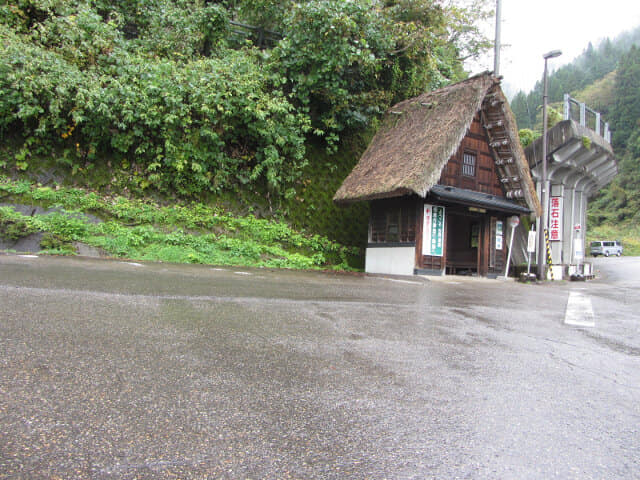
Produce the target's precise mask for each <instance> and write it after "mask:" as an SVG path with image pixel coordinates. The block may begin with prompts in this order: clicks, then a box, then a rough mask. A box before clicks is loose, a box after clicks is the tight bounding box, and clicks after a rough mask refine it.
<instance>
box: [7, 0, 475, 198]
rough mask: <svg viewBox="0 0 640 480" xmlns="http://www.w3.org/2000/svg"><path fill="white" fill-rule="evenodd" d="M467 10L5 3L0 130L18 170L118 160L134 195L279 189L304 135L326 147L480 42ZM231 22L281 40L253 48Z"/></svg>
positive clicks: (432, 5)
mask: <svg viewBox="0 0 640 480" xmlns="http://www.w3.org/2000/svg"><path fill="white" fill-rule="evenodd" d="M465 15H467V17H466V16H465ZM468 15H470V13H469V12H467V11H464V10H450V11H445V10H444V9H443V8H442V7H441V6H440V5H439V3H437V2H433V1H429V0H422V1H409V0H399V1H388V2H378V1H375V0H359V1H353V2H343V1H337V0H321V1H320V0H319V1H307V2H293V1H287V0H281V1H273V0H263V1H259V0H251V1H246V2H242V1H235V2H234V1H228V2H216V3H212V2H207V1H204V0H136V1H115V2H106V1H100V0H93V1H91V0H85V1H81V2H76V1H70V0H14V1H10V2H8V3H7V2H5V3H4V4H3V6H2V7H0V21H1V22H0V38H2V43H3V45H4V48H3V49H2V50H1V51H0V93H1V95H0V129H1V131H2V133H3V135H10V136H12V137H17V141H18V143H19V151H18V153H17V155H16V156H15V160H16V165H15V166H16V167H17V168H18V169H22V170H26V169H28V168H29V167H30V166H31V163H32V162H31V161H30V160H31V159H32V158H33V157H35V156H47V155H52V156H54V157H55V162H57V163H61V164H63V165H66V166H68V167H70V168H71V170H72V171H78V170H81V169H91V168H95V166H96V165H100V164H103V163H106V162H111V164H112V165H114V164H118V165H122V166H124V167H125V168H126V169H130V170H132V171H133V172H134V177H135V178H134V179H133V180H134V183H135V186H137V187H138V188H139V189H140V190H146V189H148V188H153V189H155V190H158V191H161V192H163V193H170V194H174V193H178V194H180V195H182V196H188V195H196V194H199V193H201V192H204V191H210V192H213V193H215V194H218V193H220V192H222V191H225V190H234V189H240V188H258V189H260V190H261V191H262V192H267V191H268V192H270V193H271V194H273V195H276V196H285V197H286V196H291V195H294V193H295V181H296V180H298V179H299V178H300V176H301V172H302V170H303V169H304V166H305V165H306V164H307V163H308V161H309V160H310V159H309V158H307V155H306V152H307V151H306V148H305V146H306V142H307V141H308V140H309V139H310V138H313V137H317V138H321V139H323V141H324V143H325V145H326V146H327V147H329V149H330V151H333V150H335V149H336V148H337V145H338V141H339V140H340V138H341V137H343V136H348V135H349V134H350V133H352V132H354V131H360V130H362V129H363V128H367V127H368V126H370V125H371V124H372V123H373V122H375V119H376V118H377V115H379V114H380V113H381V112H382V111H384V110H385V109H386V107H387V106H388V105H389V104H390V102H393V101H396V100H398V99H401V98H405V97H406V96H408V95H414V94H417V93H419V92H422V91H424V90H426V89H429V88H433V87H437V86H440V85H442V84H444V83H447V82H449V81H451V80H456V79H458V78H460V77H462V76H463V75H464V73H463V71H462V68H461V62H460V59H461V57H462V56H464V55H467V54H473V53H474V52H476V51H477V50H478V48H480V47H481V46H482V42H481V40H477V38H479V36H478V35H476V34H474V30H473V27H472V26H471V24H470V23H469V21H470V18H468ZM238 18H239V19H240V20H244V18H246V19H247V21H251V22H253V23H255V24H256V25H257V26H258V27H264V26H267V27H269V28H272V29H277V31H278V33H279V36H281V37H282V38H281V39H280V40H278V41H277V42H275V43H274V44H273V45H272V46H270V48H266V49H261V48H258V47H257V46H256V45H255V44H254V42H252V41H251V38H250V37H249V38H244V39H243V38H238V36H237V35H234V34H233V32H232V31H231V26H232V25H231V24H230V23H229V21H230V20H231V19H238ZM470 31H471V33H472V35H470V36H469V32H470ZM462 34H464V35H467V37H466V38H463V37H462V36H461V35H462ZM454 36H455V38H456V39H458V41H457V42H456V41H453V42H452V41H450V40H452V38H454ZM467 50H470V52H467ZM4 162H5V163H7V160H4ZM247 186H248V187H247Z"/></svg>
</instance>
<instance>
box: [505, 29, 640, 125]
mask: <svg viewBox="0 0 640 480" xmlns="http://www.w3.org/2000/svg"><path fill="white" fill-rule="evenodd" d="M632 45H640V28H637V29H635V30H633V31H631V32H627V33H624V34H622V35H620V36H619V37H617V38H616V39H614V40H610V39H606V40H604V41H603V42H601V43H600V44H598V46H597V47H594V46H593V44H591V43H589V45H588V46H587V48H586V49H585V51H584V52H583V53H582V55H580V56H579V57H578V58H576V59H575V60H574V61H573V62H571V63H569V64H567V65H564V66H562V67H560V68H559V69H557V70H556V71H554V72H553V73H551V74H550V75H549V102H550V103H554V102H561V101H562V97H563V95H564V94H565V93H573V94H575V93H577V92H579V91H582V90H584V89H586V88H588V87H590V86H591V85H593V84H594V83H598V82H601V81H602V80H603V79H604V78H606V76H607V74H610V73H611V72H613V71H614V70H615V69H616V68H617V66H618V62H619V61H620V59H621V58H622V56H623V55H625V54H626V52H627V51H628V50H629V48H631V46H632ZM542 89H543V85H542V81H539V82H536V84H535V86H534V88H533V90H531V91H530V92H529V93H525V92H522V91H520V92H518V93H517V94H516V95H515V96H514V97H513V99H512V100H511V108H512V109H513V112H514V114H515V115H516V120H517V121H518V127H519V128H529V129H536V127H537V126H538V124H541V121H540V118H541V116H540V109H541V106H542ZM580 100H582V101H586V100H583V99H580ZM595 100H596V102H595V104H594V103H589V107H590V108H593V109H594V110H597V111H599V112H601V113H602V114H603V115H605V116H606V115H607V114H608V113H609V108H610V107H611V105H610V104H609V103H608V102H607V100H606V99H605V100H604V101H603V100H602V99H600V98H596V99H595Z"/></svg>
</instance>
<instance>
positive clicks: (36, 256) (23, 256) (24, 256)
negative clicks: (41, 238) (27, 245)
mask: <svg viewBox="0 0 640 480" xmlns="http://www.w3.org/2000/svg"><path fill="white" fill-rule="evenodd" d="M18 256H19V257H22V258H38V255H18Z"/></svg>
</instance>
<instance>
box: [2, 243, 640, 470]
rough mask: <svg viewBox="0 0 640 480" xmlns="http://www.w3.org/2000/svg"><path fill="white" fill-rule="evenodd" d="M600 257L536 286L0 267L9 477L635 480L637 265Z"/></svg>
mask: <svg viewBox="0 0 640 480" xmlns="http://www.w3.org/2000/svg"><path fill="white" fill-rule="evenodd" d="M595 263H596V266H597V268H598V269H599V278H598V279H597V280H593V281H589V282H555V283H553V284H545V285H522V284H517V283H514V282H507V281H502V280H485V279H468V278H459V277H448V278H440V279H427V278H420V277H415V278H414V277H402V278H383V277H373V276H361V275H360V276H359V275H343V274H327V273H309V272H289V271H266V270H247V269H238V268H224V269H217V268H213V267H208V266H190V265H167V264H151V263H145V264H139V263H133V262H129V263H127V262H119V261H113V260H110V261H108V260H97V259H82V258H48V257H28V256H27V257H24V256H17V255H0V478H3V479H4V478H10V479H76V478H77V479H147V478H149V479H151V478H163V479H164V478H182V479H192V478H193V479H208V478H225V479H226V478H229V479H236V478H238V479H263V478H266V479H286V478H298V479H345V478H348V479H351V478H353V479H365V478H367V479H383V478H387V479H408V478H415V479H423V478H443V479H452V478H474V479H475V478H480V479H484V478H486V479H488V478H491V479H496V478H504V479H519V478H522V479H525V478H526V479H530V478H540V479H543V478H544V479H548V478H562V479H567V478H575V479H589V478H593V479H601V478H637V477H638V475H639V473H638V472H640V293H638V292H639V291H640V289H639V288H638V287H640V259H635V258H626V257H623V258H620V259H618V258H609V259H597V260H595ZM572 292H578V293H580V295H582V296H583V297H585V298H588V301H589V305H590V307H591V308H592V312H593V319H594V326H593V327H588V328H584V327H583V328H580V327H575V326H571V325H567V324H565V316H566V308H567V301H568V298H569V296H570V295H571V294H572Z"/></svg>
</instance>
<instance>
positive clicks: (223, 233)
mask: <svg viewBox="0 0 640 480" xmlns="http://www.w3.org/2000/svg"><path fill="white" fill-rule="evenodd" d="M0 195H3V196H5V197H9V198H11V201H12V202H14V203H24V204H34V205H39V206H42V207H45V208H49V207H58V209H59V210H58V211H56V212H54V213H49V214H47V215H34V216H32V217H26V216H22V215H21V214H19V213H17V212H15V211H14V210H13V209H11V208H9V207H5V208H3V209H2V211H1V212H2V213H1V215H2V216H0V220H1V219H2V218H7V219H10V222H11V223H10V224H9V225H10V226H11V228H15V227H13V226H12V225H24V228H23V227H21V228H23V229H24V231H27V230H29V231H30V230H33V231H41V232H45V236H44V238H43V242H44V243H43V245H42V248H43V249H44V250H45V251H47V252H53V253H65V254H66V253H69V252H70V245H71V243H72V242H74V241H77V242H83V243H86V244H88V245H91V246H94V247H99V248H101V249H103V250H104V251H105V252H106V253H107V254H109V255H112V256H115V257H121V258H129V259H132V260H152V261H162V262H175V263H203V264H213V265H235V266H254V267H274V268H296V269H344V270H351V269H352V267H351V266H350V265H352V264H353V261H354V260H355V259H357V258H358V257H359V255H360V252H359V250H358V249H357V248H353V247H345V246H343V245H341V244H338V243H336V242H333V241H331V240H329V239H328V238H326V237H324V236H320V235H308V234H305V233H304V232H300V231H296V230H293V229H292V228H291V227H290V226H289V225H287V224H286V223H284V222H278V221H274V220H266V219H258V218H256V217H254V216H251V215H249V216H244V217H242V216H236V215H233V214H231V213H229V212H226V211H224V210H223V209H221V208H219V207H217V206H208V205H204V204H200V203H188V204H187V203H184V204H182V203H180V204H176V205H172V206H163V205H160V204H158V203H156V202H152V201H148V200H147V201H143V200H135V199H130V198H125V197H121V196H118V197H110V196H102V195H100V194H98V193H96V192H91V191H87V190H83V189H78V188H61V187H56V188H51V187H42V186H39V185H37V184H34V183H32V182H29V181H25V180H20V181H13V180H10V179H9V178H6V177H0ZM85 214H91V215H94V216H97V217H98V218H101V219H102V220H103V221H102V222H100V223H94V222H91V221H90V220H89V218H88V217H87V216H86V215H85ZM21 222H22V223H21ZM12 231H13V230H12ZM30 233H32V232H31V231H30Z"/></svg>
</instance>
